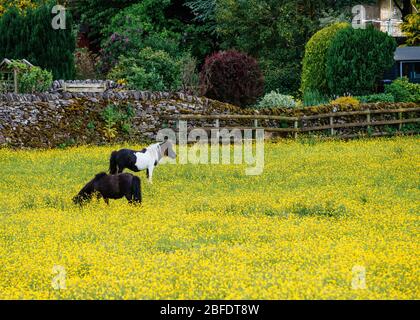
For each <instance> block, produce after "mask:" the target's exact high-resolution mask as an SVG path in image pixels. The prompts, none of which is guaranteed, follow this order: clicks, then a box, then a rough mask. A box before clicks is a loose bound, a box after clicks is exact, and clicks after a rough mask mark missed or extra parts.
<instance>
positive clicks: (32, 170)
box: [0, 137, 420, 299]
mask: <svg viewBox="0 0 420 320" xmlns="http://www.w3.org/2000/svg"><path fill="white" fill-rule="evenodd" d="M118 147H120V146H118ZM118 147H115V146H114V147H78V148H71V149H67V150H48V151H12V150H8V149H1V150H0V168H1V175H0V261H1V267H0V299H410V298H411V299H419V298H420V292H419V291H420V290H419V262H420V261H419V253H420V252H419V240H420V239H419V235H418V234H419V229H418V228H419V213H420V203H419V200H420V179H419V178H420V170H419V169H420V139H419V138H416V137H411V138H410V137H406V138H402V137H400V138H393V139H376V140H355V141H350V142H343V141H326V142H314V143H313V142H311V141H310V140H308V141H306V142H305V141H282V142H279V143H276V144H274V143H266V145H265V168H264V174H263V175H261V176H246V175H245V174H244V168H245V165H192V164H189V165H162V166H158V167H157V169H156V170H155V173H154V177H153V185H150V184H148V183H147V181H146V179H145V174H144V173H138V175H139V176H140V177H141V178H142V187H143V200H144V202H143V205H142V206H141V207H131V206H129V205H128V204H127V202H126V201H125V199H122V200H115V201H111V202H110V205H109V206H107V205H106V204H105V203H104V202H103V201H101V202H99V203H97V202H96V201H93V202H92V203H91V204H89V205H87V206H86V207H85V208H84V209H80V208H79V207H76V206H74V205H73V203H72V202H71V198H72V197H73V196H74V195H75V194H76V193H77V192H78V191H79V190H80V188H81V187H82V186H83V185H84V184H85V183H86V182H87V181H88V180H90V179H91V178H92V177H93V176H94V174H96V173H98V172H101V171H106V170H107V168H108V158H109V155H110V153H111V151H112V150H114V149H116V148H118ZM130 147H137V148H140V146H130ZM53 268H54V270H53ZM57 270H61V271H57ZM358 270H359V271H358ZM360 270H362V271H360ZM363 270H364V271H363ZM60 272H61V273H60ZM58 276H59V277H60V278H59V279H60V281H61V280H63V279H64V280H63V281H65V287H64V282H63V281H61V282H59V283H60V286H59V287H58V288H57V287H55V288H54V285H56V284H57V283H58V282H57V277H58ZM355 283H356V286H355V285H354V284H355ZM361 283H362V285H361V286H358V285H357V284H361ZM60 288H61V289H60Z"/></svg>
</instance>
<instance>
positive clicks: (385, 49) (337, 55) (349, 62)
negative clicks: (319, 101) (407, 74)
mask: <svg viewBox="0 0 420 320" xmlns="http://www.w3.org/2000/svg"><path fill="white" fill-rule="evenodd" d="M396 46H397V45H396V42H395V39H394V38H392V37H391V36H389V35H387V34H386V33H384V32H381V31H379V30H376V29H374V28H373V27H369V28H367V29H353V28H345V29H342V30H340V31H339V32H338V33H337V35H336V36H335V37H334V39H333V41H332V43H331V46H330V48H329V49H328V53H327V59H326V62H327V64H326V66H327V68H326V71H327V79H328V87H329V90H330V93H331V94H332V95H340V96H342V95H353V96H357V95H366V94H369V93H371V92H374V91H375V88H376V86H377V84H378V82H379V80H380V79H381V78H382V76H383V74H384V72H386V71H387V70H388V69H389V68H391V67H392V65H393V64H394V52H395V49H396Z"/></svg>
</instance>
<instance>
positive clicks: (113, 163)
mask: <svg viewBox="0 0 420 320" xmlns="http://www.w3.org/2000/svg"><path fill="white" fill-rule="evenodd" d="M117 154H118V152H117V151H113V152H112V153H111V158H110V159H109V173H110V174H117V172H118V164H117Z"/></svg>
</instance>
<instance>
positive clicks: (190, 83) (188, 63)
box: [180, 54, 200, 95]
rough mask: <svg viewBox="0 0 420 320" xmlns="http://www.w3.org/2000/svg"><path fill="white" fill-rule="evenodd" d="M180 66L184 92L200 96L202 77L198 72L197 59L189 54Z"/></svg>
mask: <svg viewBox="0 0 420 320" xmlns="http://www.w3.org/2000/svg"><path fill="white" fill-rule="evenodd" d="M180 64H181V82H182V91H183V92H187V93H189V94H194V95H199V93H200V76H199V74H198V71H197V59H196V58H194V57H192V56H191V55H189V54H188V55H185V56H184V57H182V59H181V61H180Z"/></svg>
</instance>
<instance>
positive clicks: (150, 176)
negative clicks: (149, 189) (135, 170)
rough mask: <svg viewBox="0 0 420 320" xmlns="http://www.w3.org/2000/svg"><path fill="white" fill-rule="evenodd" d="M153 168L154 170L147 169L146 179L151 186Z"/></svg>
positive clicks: (152, 167)
mask: <svg viewBox="0 0 420 320" xmlns="http://www.w3.org/2000/svg"><path fill="white" fill-rule="evenodd" d="M154 168H155V167H154V166H151V167H149V168H148V169H147V179H148V180H149V183H151V184H153V181H152V177H153V169H154Z"/></svg>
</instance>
